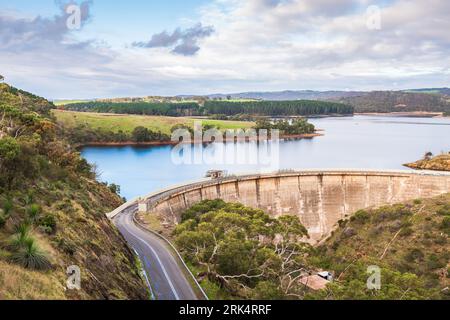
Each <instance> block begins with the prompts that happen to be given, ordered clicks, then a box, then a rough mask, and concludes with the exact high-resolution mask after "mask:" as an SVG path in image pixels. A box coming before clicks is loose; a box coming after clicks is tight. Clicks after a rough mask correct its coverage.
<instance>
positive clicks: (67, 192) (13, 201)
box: [0, 83, 148, 299]
mask: <svg viewBox="0 0 450 320" xmlns="http://www.w3.org/2000/svg"><path fill="white" fill-rule="evenodd" d="M53 107H54V106H53V105H52V104H50V103H49V102H48V101H46V100H45V99H42V98H39V97H36V96H34V95H32V94H29V93H27V92H24V91H21V90H18V89H15V88H13V87H11V86H9V85H7V84H4V83H0V120H1V122H0V299H145V298H146V297H148V295H147V292H146V289H145V284H144V282H143V280H142V279H141V277H140V276H139V271H138V268H137V267H136V263H135V257H134V255H133V254H132V253H131V251H130V250H129V249H128V247H127V246H126V243H125V241H124V239H123V238H122V236H121V235H120V234H119V232H118V231H117V230H116V228H115V227H113V225H112V224H111V223H110V221H109V220H108V219H107V218H106V217H105V215H104V214H105V212H109V211H111V210H112V209H113V208H115V207H117V206H119V205H120V204H121V203H122V200H121V198H120V197H119V196H118V195H117V194H115V193H113V192H112V191H114V190H115V186H110V187H107V186H106V185H104V184H100V183H98V182H97V181H96V180H95V178H96V174H95V172H94V170H93V168H92V167H91V166H90V165H88V164H87V162H86V161H85V160H84V159H82V158H81V157H80V155H79V154H78V153H76V152H75V151H74V150H73V149H72V148H71V146H70V145H69V144H68V143H67V142H66V141H65V137H64V136H62V135H61V131H60V128H59V127H58V126H57V125H56V123H55V122H54V119H53V118H52V116H51V113H50V110H51V108H53ZM73 265H75V266H78V267H79V268H80V271H81V287H80V290H69V289H67V288H66V281H67V279H68V275H67V274H66V270H67V268H68V267H70V266H73Z"/></svg>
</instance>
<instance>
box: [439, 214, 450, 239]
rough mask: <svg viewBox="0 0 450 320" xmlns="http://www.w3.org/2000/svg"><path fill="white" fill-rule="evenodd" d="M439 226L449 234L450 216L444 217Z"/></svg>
mask: <svg viewBox="0 0 450 320" xmlns="http://www.w3.org/2000/svg"><path fill="white" fill-rule="evenodd" d="M439 228H440V229H441V230H442V231H444V232H445V233H446V234H447V235H450V217H444V219H443V220H442V222H441V225H440V227H439Z"/></svg>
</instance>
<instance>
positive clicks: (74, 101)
mask: <svg viewBox="0 0 450 320" xmlns="http://www.w3.org/2000/svg"><path fill="white" fill-rule="evenodd" d="M86 101H87V100H57V101H53V104H54V105H55V106H64V105H66V104H72V103H81V102H86Z"/></svg>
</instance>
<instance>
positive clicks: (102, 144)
mask: <svg viewBox="0 0 450 320" xmlns="http://www.w3.org/2000/svg"><path fill="white" fill-rule="evenodd" d="M320 132H323V130H317V131H316V133H307V134H291V135H282V136H280V138H279V140H300V139H313V138H315V137H322V136H324V135H325V134H323V133H320ZM265 140H270V138H267V139H262V138H259V137H258V138H249V137H246V138H245V140H244V139H238V138H234V139H223V141H222V142H250V141H265ZM179 143H180V142H178V141H148V142H134V141H123V142H87V143H82V144H79V145H77V147H76V148H77V149H82V148H86V147H162V146H175V145H177V144H179ZM195 143H213V141H192V142H191V144H195Z"/></svg>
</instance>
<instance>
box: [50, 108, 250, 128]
mask: <svg viewBox="0 0 450 320" xmlns="http://www.w3.org/2000/svg"><path fill="white" fill-rule="evenodd" d="M52 112H53V114H54V116H55V117H56V119H57V121H58V122H60V123H62V124H63V125H65V126H68V127H74V126H77V125H81V124H85V125H88V126H89V127H91V128H93V129H98V128H100V129H104V130H108V131H113V132H118V131H119V130H122V131H123V132H132V131H133V130H134V128H136V127H139V126H143V127H146V128H148V129H150V130H152V131H161V132H162V133H166V134H170V133H171V132H170V129H171V128H172V127H173V126H175V125H177V124H184V125H188V126H190V127H193V125H194V122H195V121H198V120H196V119H193V118H185V117H180V118H173V117H162V116H140V115H118V114H109V113H108V114H106V113H90V112H74V111H61V110H53V111H52ZM199 120H200V119H199ZM201 121H202V124H203V125H213V126H216V127H217V128H219V129H241V128H242V129H248V128H251V127H253V126H254V125H255V123H253V122H244V121H222V120H209V119H208V120H205V119H201Z"/></svg>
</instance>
